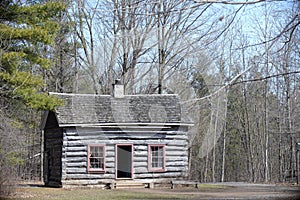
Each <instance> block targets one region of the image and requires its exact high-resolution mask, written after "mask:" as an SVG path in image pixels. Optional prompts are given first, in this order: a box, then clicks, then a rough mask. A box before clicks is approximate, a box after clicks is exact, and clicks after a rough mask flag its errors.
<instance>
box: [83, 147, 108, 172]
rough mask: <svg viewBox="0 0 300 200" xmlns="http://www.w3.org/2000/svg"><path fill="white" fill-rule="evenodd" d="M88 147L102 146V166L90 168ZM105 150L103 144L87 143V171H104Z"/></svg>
mask: <svg viewBox="0 0 300 200" xmlns="http://www.w3.org/2000/svg"><path fill="white" fill-rule="evenodd" d="M90 147H102V148H103V168H91V167H90V166H91V165H90ZM105 158H106V151H105V144H89V145H88V155H87V172H89V173H105V169H106V165H105Z"/></svg>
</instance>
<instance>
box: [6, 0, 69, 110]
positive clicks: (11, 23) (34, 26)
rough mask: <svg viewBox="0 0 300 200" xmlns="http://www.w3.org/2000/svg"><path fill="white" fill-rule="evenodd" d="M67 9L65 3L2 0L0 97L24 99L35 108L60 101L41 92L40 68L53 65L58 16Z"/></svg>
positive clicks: (44, 107)
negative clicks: (30, 2) (52, 57)
mask: <svg viewBox="0 0 300 200" xmlns="http://www.w3.org/2000/svg"><path fill="white" fill-rule="evenodd" d="M64 9H65V5H64V4H62V3H44V4H39V3H37V4H30V5H18V4H16V3H14V1H12V0H4V1H1V2H0V12H1V16H0V55H1V57H0V98H1V100H2V102H1V103H2V104H3V103H8V102H10V101H11V99H17V100H20V101H22V102H23V103H24V104H25V105H27V106H29V107H31V108H34V109H50V110H52V109H53V108H54V106H55V105H59V104H60V103H61V102H60V101H58V100H57V99H55V98H53V97H50V96H48V95H47V94H46V93H44V92H42V88H43V86H44V81H43V78H42V77H41V76H40V73H39V72H40V71H41V70H42V69H43V70H47V69H48V68H49V67H50V66H51V60H50V58H51V54H50V55H49V54H47V53H46V54H45V53H44V52H45V51H46V52H47V51H49V49H51V45H52V44H53V42H54V38H55V34H56V33H57V31H58V30H59V28H60V27H59V22H57V21H55V20H54V19H55V17H56V16H57V15H58V13H59V12H61V11H62V10H64Z"/></svg>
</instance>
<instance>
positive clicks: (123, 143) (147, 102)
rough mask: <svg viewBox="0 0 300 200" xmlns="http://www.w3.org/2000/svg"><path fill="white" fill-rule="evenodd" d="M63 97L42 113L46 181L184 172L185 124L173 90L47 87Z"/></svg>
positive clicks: (106, 180) (172, 176)
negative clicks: (80, 90)
mask: <svg viewBox="0 0 300 200" xmlns="http://www.w3.org/2000/svg"><path fill="white" fill-rule="evenodd" d="M51 95H55V96H57V97H58V98H59V99H62V100H63V102H64V105H63V106H60V107H57V108H56V109H55V111H45V113H44V115H43V118H42V130H43V131H42V133H43V140H44V142H43V149H44V150H43V155H44V156H43V157H44V159H43V160H44V163H43V166H44V167H43V176H44V183H45V185H46V186H59V187H72V186H92V187H105V186H107V185H108V184H111V183H114V184H115V183H116V182H117V181H119V180H131V181H137V182H141V183H155V182H161V181H170V180H177V179H184V178H186V177H187V175H188V128H189V127H190V126H192V125H193V123H192V122H191V120H189V118H188V116H187V113H186V112H185V110H184V109H183V107H182V105H181V102H180V99H179V97H178V95H175V94H160V95H158V94H152V95H124V87H123V85H119V84H116V85H115V86H114V92H113V95H112V96H111V95H90V94H67V93H51Z"/></svg>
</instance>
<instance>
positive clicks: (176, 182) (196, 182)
mask: <svg viewBox="0 0 300 200" xmlns="http://www.w3.org/2000/svg"><path fill="white" fill-rule="evenodd" d="M170 183H171V189H174V188H175V185H194V186H195V188H198V184H199V182H198V181H192V180H174V181H171V182H170Z"/></svg>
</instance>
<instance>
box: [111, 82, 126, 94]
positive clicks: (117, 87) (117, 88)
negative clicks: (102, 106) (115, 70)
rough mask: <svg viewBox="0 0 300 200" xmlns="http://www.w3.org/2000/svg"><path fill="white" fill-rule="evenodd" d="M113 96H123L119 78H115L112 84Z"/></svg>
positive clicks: (122, 87) (122, 86)
mask: <svg viewBox="0 0 300 200" xmlns="http://www.w3.org/2000/svg"><path fill="white" fill-rule="evenodd" d="M113 97H115V98H123V97H124V85H123V84H122V83H121V80H120V79H116V80H115V83H114V84H113Z"/></svg>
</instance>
